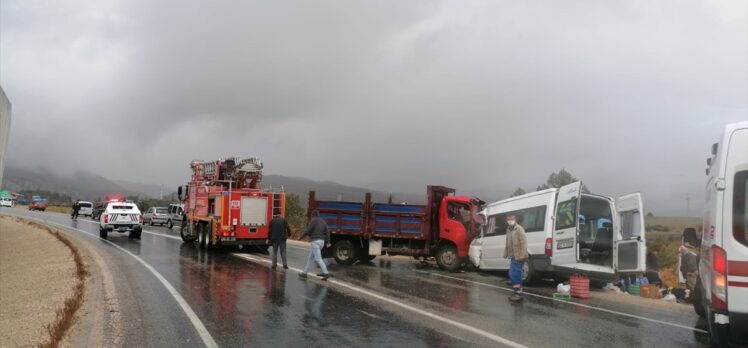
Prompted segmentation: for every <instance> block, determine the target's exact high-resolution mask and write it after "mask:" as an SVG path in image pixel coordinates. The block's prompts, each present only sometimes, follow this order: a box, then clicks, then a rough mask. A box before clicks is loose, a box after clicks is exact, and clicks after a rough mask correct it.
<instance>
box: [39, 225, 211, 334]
mask: <svg viewBox="0 0 748 348" xmlns="http://www.w3.org/2000/svg"><path fill="white" fill-rule="evenodd" d="M31 219H34V220H37V221H42V222H43V223H47V224H51V225H56V226H59V227H62V228H65V229H71V230H74V231H76V232H79V233H83V234H85V235H86V236H89V237H92V238H96V239H101V238H99V237H98V236H95V235H93V234H91V233H88V232H86V231H83V230H79V229H77V228H74V227H70V226H65V225H63V224H59V223H56V222H52V221H45V220H41V219H36V218H31ZM154 234H155V233H154ZM101 240H102V241H104V242H107V243H109V244H110V245H112V246H114V247H116V248H117V249H119V250H121V251H122V252H124V253H126V254H128V255H130V256H132V257H133V258H134V259H135V260H137V261H138V262H140V264H142V265H143V266H144V267H145V268H146V269H148V270H149V271H151V273H152V274H153V275H154V276H155V277H156V279H158V280H159V281H160V282H161V284H162V285H163V286H164V287H165V288H166V290H167V291H169V293H170V294H171V296H172V297H174V300H176V301H177V303H178V304H179V306H180V307H182V310H183V311H184V314H186V315H187V317H188V318H189V319H190V322H191V323H192V326H194V327H195V330H197V333H198V334H199V335H200V338H201V339H202V340H203V343H204V344H205V346H206V347H209V348H217V347H218V343H216V341H215V340H214V339H213V336H211V335H210V332H208V329H207V328H205V325H204V324H203V322H202V321H201V320H200V318H199V317H198V316H197V314H195V311H193V310H192V307H190V305H189V304H188V303H187V301H185V299H184V298H183V297H182V295H180V294H179V292H177V290H176V289H174V287H173V286H171V283H169V281H168V280H166V278H164V276H162V275H161V273H159V272H158V271H157V270H156V269H155V268H153V266H151V265H150V264H148V263H147V262H145V261H144V260H143V259H141V258H140V257H139V256H138V255H135V254H133V253H131V252H130V251H129V250H127V249H125V248H123V247H121V246H119V245H117V244H115V243H112V242H110V241H108V240H106V239H101Z"/></svg>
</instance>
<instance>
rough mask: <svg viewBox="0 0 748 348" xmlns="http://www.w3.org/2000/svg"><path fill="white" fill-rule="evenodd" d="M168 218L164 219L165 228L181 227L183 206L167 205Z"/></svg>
mask: <svg viewBox="0 0 748 348" xmlns="http://www.w3.org/2000/svg"><path fill="white" fill-rule="evenodd" d="M168 214H169V217H168V218H167V219H166V226H167V227H169V229H172V228H173V227H174V225H179V226H182V219H184V204H169V212H168Z"/></svg>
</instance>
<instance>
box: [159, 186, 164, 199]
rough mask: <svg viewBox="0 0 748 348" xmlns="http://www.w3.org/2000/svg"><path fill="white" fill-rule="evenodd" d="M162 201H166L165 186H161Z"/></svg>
mask: <svg viewBox="0 0 748 348" xmlns="http://www.w3.org/2000/svg"><path fill="white" fill-rule="evenodd" d="M160 199H161V200H162V201H163V200H164V184H161V198H160Z"/></svg>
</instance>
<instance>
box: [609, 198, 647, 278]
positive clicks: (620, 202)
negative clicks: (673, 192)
mask: <svg viewBox="0 0 748 348" xmlns="http://www.w3.org/2000/svg"><path fill="white" fill-rule="evenodd" d="M616 218H617V219H618V221H617V222H618V223H617V225H618V229H619V230H618V231H617V233H614V234H613V235H614V236H615V239H614V242H613V268H614V269H615V271H616V272H645V271H646V256H647V244H646V239H645V235H644V213H643V208H642V197H641V194H639V193H632V194H628V195H625V196H621V197H618V199H617V200H616V214H615V216H614V219H616Z"/></svg>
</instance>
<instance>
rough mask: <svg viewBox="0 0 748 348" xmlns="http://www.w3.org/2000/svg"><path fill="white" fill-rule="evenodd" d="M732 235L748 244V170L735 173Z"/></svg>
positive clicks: (741, 242)
mask: <svg viewBox="0 0 748 348" xmlns="http://www.w3.org/2000/svg"><path fill="white" fill-rule="evenodd" d="M732 235H733V237H734V238H735V240H736V241H738V243H740V244H743V245H745V246H748V170H744V171H741V172H737V173H735V189H734V191H733V193H732Z"/></svg>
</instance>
